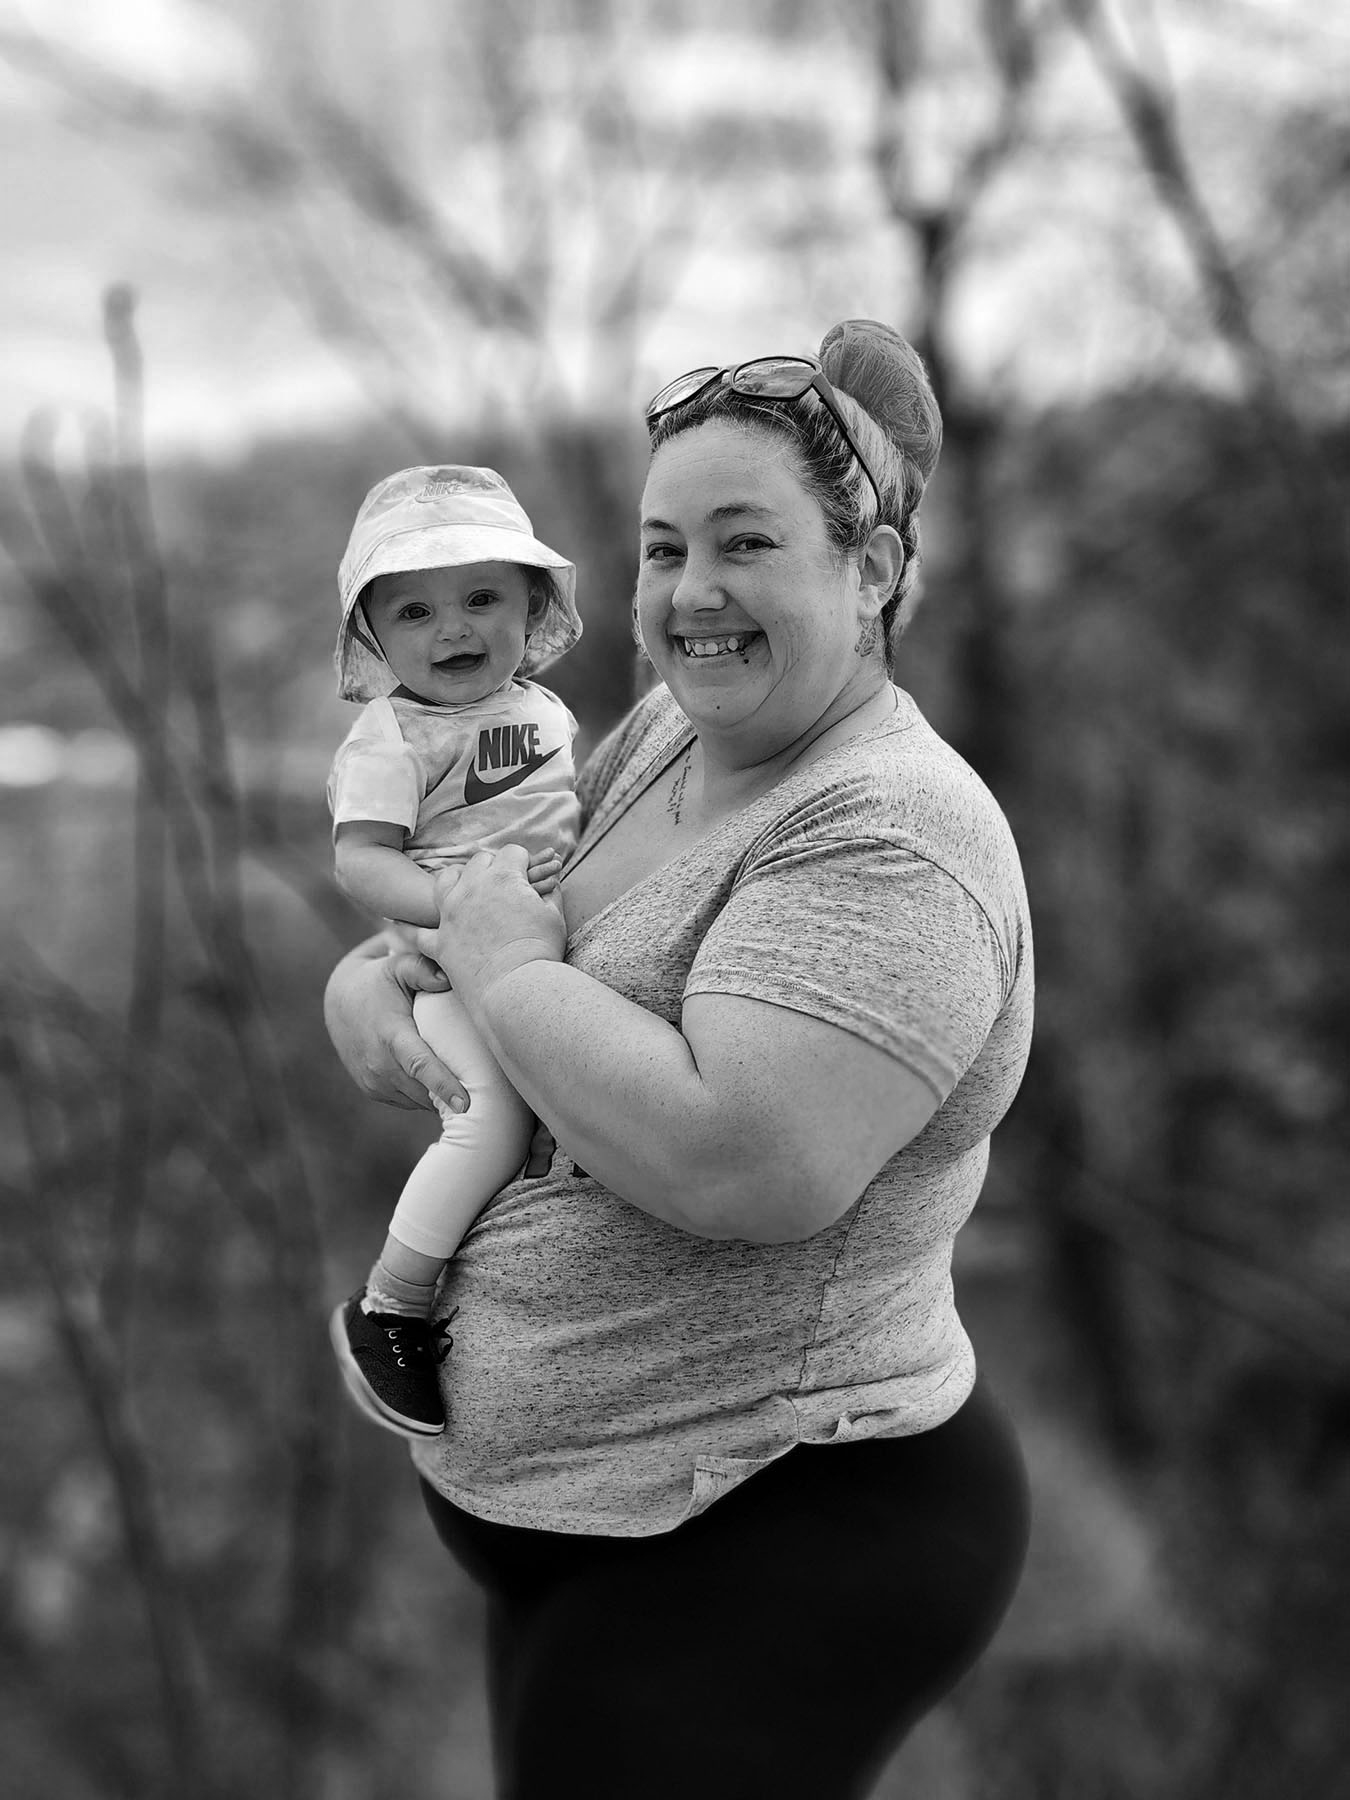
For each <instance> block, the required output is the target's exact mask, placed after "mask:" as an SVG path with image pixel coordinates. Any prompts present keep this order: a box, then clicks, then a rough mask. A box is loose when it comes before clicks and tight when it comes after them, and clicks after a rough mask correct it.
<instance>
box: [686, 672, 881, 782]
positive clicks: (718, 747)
mask: <svg viewBox="0 0 1350 1800" xmlns="http://www.w3.org/2000/svg"><path fill="white" fill-rule="evenodd" d="M897 705H898V702H897V700H896V695H895V689H894V687H893V686H892V685H891V682H890V680H889V678H888V677H887V676H886V675H885V674H884V673H883V674H881V675H880V676H879V677H878V678H877V680H876V681H875V682H872V683H869V685H868V688H867V691H866V692H865V693H863V694H861V695H860V694H859V693H858V692H857V690H856V689H850V690H847V691H846V692H845V693H843V694H840V695H837V696H836V698H835V699H834V700H833V701H832V702H831V704H830V705H829V706H828V707H827V708H826V709H825V711H824V712H823V713H822V714H821V715H820V717H819V718H818V719H817V720H815V722H814V723H813V724H812V725H810V726H808V727H807V729H806V730H805V731H803V732H802V733H801V734H800V735H799V736H798V737H795V738H793V739H792V740H791V741H790V742H788V743H785V744H782V745H781V746H778V747H777V748H771V749H768V750H767V753H763V752H764V750H765V747H764V746H758V747H756V748H758V749H759V750H760V751H761V753H760V754H758V755H753V756H752V755H751V754H750V746H748V745H745V744H744V743H739V744H738V743H735V742H731V743H724V742H722V741H721V740H720V739H719V738H718V736H717V734H716V733H708V734H706V735H705V734H703V733H697V734H696V739H695V745H696V749H695V753H696V755H697V756H698V758H699V761H700V762H701V765H702V768H701V774H702V798H703V805H704V809H705V811H707V812H709V813H720V812H723V811H726V812H730V811H732V810H734V809H736V808H738V807H741V806H744V805H745V804H746V803H747V802H748V801H750V800H752V799H754V798H756V797H757V796H758V795H760V794H763V793H767V791H768V790H769V789H770V788H771V787H773V786H774V785H775V783H777V782H779V781H781V780H782V778H783V777H784V776H785V775H786V774H788V773H789V772H790V771H792V770H793V769H796V768H799V767H804V766H805V765H807V764H809V763H811V762H813V761H815V759H816V758H817V757H818V756H823V755H825V753H826V752H827V751H829V750H833V749H834V748H835V747H836V746H837V745H839V744H843V743H847V742H848V740H849V739H850V738H854V737H858V736H860V735H861V734H862V733H863V732H865V731H870V730H872V729H873V728H874V727H875V726H877V725H880V724H883V723H884V722H885V720H887V719H888V718H890V717H891V715H892V714H893V713H894V711H895V709H896V706H897Z"/></svg>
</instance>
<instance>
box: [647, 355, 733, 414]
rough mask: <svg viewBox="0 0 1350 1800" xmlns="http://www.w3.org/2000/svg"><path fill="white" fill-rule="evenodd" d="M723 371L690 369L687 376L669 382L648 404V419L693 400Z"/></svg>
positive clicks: (680, 376) (679, 376) (677, 377)
mask: <svg viewBox="0 0 1350 1800" xmlns="http://www.w3.org/2000/svg"><path fill="white" fill-rule="evenodd" d="M720 374H721V370H720V369H716V368H707V369H690V370H689V372H688V374H687V375H677V376H676V377H675V379H674V381H668V382H667V383H666V385H665V386H664V387H663V388H660V389H658V390H657V392H656V393H654V394H653V395H652V397H651V399H650V400H649V401H648V402H647V408H646V415H645V416H646V417H647V418H649V419H654V418H655V417H656V416H657V414H658V413H663V412H669V411H670V410H671V408H672V407H676V406H680V405H682V404H683V402H684V401H686V400H692V399H693V397H694V395H695V394H697V393H698V392H699V390H700V389H702V388H705V387H707V385H708V383H709V382H710V381H712V380H713V379H714V377H715V376H717V375H720Z"/></svg>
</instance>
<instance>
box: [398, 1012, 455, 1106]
mask: <svg viewBox="0 0 1350 1800" xmlns="http://www.w3.org/2000/svg"><path fill="white" fill-rule="evenodd" d="M388 1049H389V1054H390V1056H391V1057H392V1058H393V1059H394V1062H395V1063H396V1064H397V1065H398V1067H399V1069H401V1070H402V1072H403V1074H404V1075H405V1076H407V1077H408V1080H407V1081H406V1082H404V1083H399V1086H400V1087H401V1090H402V1092H404V1093H405V1094H407V1095H408V1096H409V1098H410V1100H411V1103H412V1104H413V1105H416V1106H425V1105H426V1104H427V1095H428V1094H431V1095H432V1097H433V1098H434V1099H436V1100H440V1101H441V1102H442V1103H443V1104H444V1105H446V1106H448V1107H449V1108H450V1110H451V1111H452V1112H467V1111H468V1110H469V1093H468V1089H467V1088H465V1087H462V1086H461V1085H460V1083H459V1081H458V1080H457V1079H456V1077H455V1074H454V1071H453V1070H451V1069H449V1068H447V1067H446V1065H445V1064H444V1063H443V1062H442V1061H441V1059H440V1057H439V1056H437V1055H436V1053H435V1051H434V1050H432V1049H430V1048H429V1047H428V1045H427V1043H426V1040H425V1039H424V1038H423V1037H422V1036H421V1035H420V1034H419V1033H418V1030H417V1027H416V1026H415V1025H413V1024H412V1023H411V1022H409V1023H408V1024H406V1025H400V1026H399V1027H398V1028H397V1029H395V1030H394V1031H392V1032H391V1033H390V1034H389V1039H388Z"/></svg>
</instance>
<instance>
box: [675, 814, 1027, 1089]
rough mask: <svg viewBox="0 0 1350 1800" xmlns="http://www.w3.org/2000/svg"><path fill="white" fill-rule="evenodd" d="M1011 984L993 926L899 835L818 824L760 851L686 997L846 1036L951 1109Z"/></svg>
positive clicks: (704, 950) (712, 934)
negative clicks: (774, 1010)
mask: <svg viewBox="0 0 1350 1800" xmlns="http://www.w3.org/2000/svg"><path fill="white" fill-rule="evenodd" d="M1009 984H1010V964H1009V958H1008V956H1007V954H1006V953H1005V950H1004V948H1003V946H1001V945H1000V943H999V941H998V936H997V933H996V931H995V928H994V926H993V924H992V923H991V921H990V920H989V918H988V917H987V915H986V914H985V912H984V910H983V908H982V907H981V906H980V905H979V904H978V902H977V901H976V900H975V899H974V898H973V897H972V895H971V894H970V893H969V892H968V891H967V889H966V888H965V887H963V886H962V884H961V882H960V881H959V879H957V878H956V877H955V876H954V875H953V874H950V873H948V872H947V871H946V870H945V869H943V868H940V867H938V866H937V865H936V864H935V863H934V862H932V861H930V860H928V859H927V858H925V857H923V856H921V855H918V854H916V852H915V851H914V850H913V849H912V848H911V847H909V846H907V845H906V844H904V843H903V841H902V840H901V838H900V835H899V834H898V833H895V834H892V833H887V832H885V831H882V832H874V833H872V834H870V835H866V836H848V835H836V834H834V833H832V832H831V831H830V830H828V829H827V830H824V831H821V830H820V829H819V828H815V829H813V827H812V825H811V824H810V822H809V821H808V822H799V823H798V824H796V825H795V826H794V825H789V826H787V827H786V828H784V829H780V830H776V831H775V832H774V833H773V834H772V836H771V838H770V840H769V841H767V842H762V843H761V844H760V845H758V846H756V847H754V848H752V850H751V852H750V854H749V855H748V856H747V858H746V861H745V864H744V865H743V867H742V869H741V871H740V874H739V876H738V879H737V880H736V882H735V885H734V886H733V888H732V891H731V894H730V896H729V898H728V901H727V904H726V905H725V906H724V907H723V909H722V910H721V912H720V913H719V914H718V916H717V918H716V920H715V921H714V923H713V925H712V926H711V928H710V929H709V931H708V933H707V935H706V937H705V938H704V940H703V943H702V945H701V946H700V948H699V951H698V954H697V956H696V957H695V959H694V963H693V967H692V968H691V970H690V973H689V979H688V981H687V983H686V986H685V995H686V998H687V997H688V996H689V995H691V994H737V995H741V996H743V997H744V998H747V999H753V1000H766V1001H769V1002H771V1003H772V1004H774V1005H776V1006H785V1007H789V1008H791V1009H792V1010H793V1011H795V1012H801V1013H807V1014H809V1015H810V1016H811V1017H812V1018H816V1019H822V1020H824V1021H825V1022H826V1023H827V1024H831V1025H837V1026H840V1027H841V1028H842V1029H843V1030H845V1031H849V1032H852V1033H853V1034H854V1035H856V1036H858V1037H861V1038H864V1039H866V1040H867V1042H868V1043H872V1044H875V1045H876V1046H877V1047H878V1048H879V1049H881V1050H884V1051H886V1052H887V1053H888V1054H890V1055H891V1056H894V1057H895V1058H896V1059H897V1060H898V1061H900V1062H902V1063H903V1064H904V1065H905V1066H906V1067H907V1068H909V1069H910V1070H912V1071H913V1073H914V1074H916V1075H918V1076H919V1077H920V1078H921V1079H922V1080H923V1081H924V1082H926V1083H927V1085H928V1086H929V1087H930V1088H931V1089H932V1090H933V1092H934V1093H935V1094H936V1095H937V1097H938V1099H939V1100H945V1099H946V1098H947V1095H948V1094H949V1093H950V1092H951V1091H952V1089H953V1088H954V1087H955V1086H956V1084H957V1082H958V1081H959V1080H960V1079H961V1077H962V1075H963V1074H964V1073H965V1072H966V1070H967V1069H968V1068H969V1067H970V1065H971V1064H972V1063H973V1062H974V1060H975V1058H976V1056H977V1055H978V1054H979V1051H980V1049H981V1047H982V1046H983V1044H984V1042H985V1040H986V1038H987V1037H988V1035H989V1032H990V1028H991V1027H992V1025H993V1023H994V1020H995V1018H996V1017H997V1015H998V1013H999V1010H1000V1008H1001V1007H1002V1005H1003V1003H1004V1001H1005V999H1006V998H1007V994H1008V991H1009Z"/></svg>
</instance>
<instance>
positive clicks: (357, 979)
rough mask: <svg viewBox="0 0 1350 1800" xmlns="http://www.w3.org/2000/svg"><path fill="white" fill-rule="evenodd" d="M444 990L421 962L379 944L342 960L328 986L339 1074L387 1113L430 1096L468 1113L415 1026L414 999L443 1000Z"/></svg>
mask: <svg viewBox="0 0 1350 1800" xmlns="http://www.w3.org/2000/svg"><path fill="white" fill-rule="evenodd" d="M427 935H428V936H430V935H431V933H428V934H427ZM449 985H450V984H449V982H448V981H447V980H446V979H445V976H444V975H443V974H442V973H441V971H440V970H439V969H438V968H437V967H436V965H435V964H434V963H431V962H428V961H427V959H426V958H425V957H423V956H414V955H413V954H412V952H411V951H396V952H394V954H392V955H390V954H389V950H388V946H387V944H386V942H385V940H384V939H383V938H382V937H375V938H368V939H367V940H366V942H365V943H364V944H359V945H358V946H357V948H356V949H355V950H351V951H349V952H348V953H347V955H346V956H344V957H343V959H342V961H341V962H340V963H339V964H338V966H337V967H336V969H334V970H333V973H332V974H331V975H330V976H329V978H328V987H327V989H326V991H325V993H324V1005H323V1012H324V1020H325V1022H326V1024H327V1026H328V1035H329V1037H331V1038H332V1040H333V1047H334V1049H335V1050H336V1051H337V1053H338V1055H339V1057H341V1059H342V1066H343V1067H344V1068H345V1069H346V1071H347V1073H348V1074H349V1075H350V1076H351V1078H352V1080H353V1081H354V1082H355V1083H356V1085H357V1087H359V1088H360V1089H361V1091H362V1093H364V1094H369V1095H370V1096H371V1098H372V1099H374V1100H383V1101H384V1102H385V1104H386V1105H388V1106H402V1107H429V1106H430V1105H431V1102H430V1100H429V1099H428V1097H427V1095H428V1091H430V1093H432V1094H434V1095H435V1096H436V1098H437V1099H438V1100H443V1101H444V1102H445V1103H446V1105H448V1106H450V1107H451V1108H453V1109H454V1111H456V1112H463V1111H464V1110H465V1109H466V1108H467V1106H468V1104H469V1096H468V1094H467V1093H466V1092H465V1090H464V1089H463V1088H462V1087H461V1086H460V1084H459V1082H458V1081H457V1080H456V1079H455V1076H454V1074H453V1073H452V1072H451V1070H449V1069H448V1068H447V1067H446V1066H445V1064H444V1063H443V1062H442V1061H441V1060H440V1058H439V1057H437V1056H436V1055H435V1054H434V1053H433V1052H432V1051H431V1050H430V1049H429V1048H428V1046H427V1045H426V1044H425V1043H424V1042H423V1040H422V1038H421V1037H420V1036H419V1035H418V1031H417V1027H416V1026H415V1025H414V1024H413V1014H412V1003H413V996H414V995H415V994H443V993H444V992H445V991H446V989H447V988H448V987H449Z"/></svg>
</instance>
